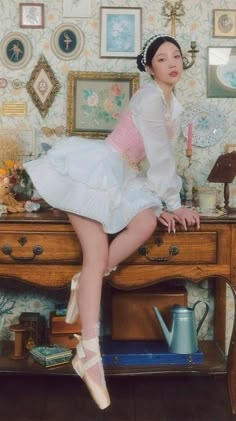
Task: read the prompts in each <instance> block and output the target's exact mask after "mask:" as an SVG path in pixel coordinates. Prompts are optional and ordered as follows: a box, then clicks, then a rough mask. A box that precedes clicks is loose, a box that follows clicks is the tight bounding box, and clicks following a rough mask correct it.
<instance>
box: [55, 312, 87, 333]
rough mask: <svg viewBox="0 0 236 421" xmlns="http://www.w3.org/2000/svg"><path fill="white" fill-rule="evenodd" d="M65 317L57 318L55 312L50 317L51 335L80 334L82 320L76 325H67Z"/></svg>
mask: <svg viewBox="0 0 236 421" xmlns="http://www.w3.org/2000/svg"><path fill="white" fill-rule="evenodd" d="M65 320H66V318H65V316H56V315H55V313H54V312H52V313H51V315H50V333H51V334H70V333H72V334H73V333H80V332H81V323H80V320H78V322H76V323H72V324H71V323H66V321H65Z"/></svg>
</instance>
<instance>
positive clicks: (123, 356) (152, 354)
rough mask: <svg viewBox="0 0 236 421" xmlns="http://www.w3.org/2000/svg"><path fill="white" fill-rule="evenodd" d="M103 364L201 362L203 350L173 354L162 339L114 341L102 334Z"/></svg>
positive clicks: (109, 365)
mask: <svg viewBox="0 0 236 421" xmlns="http://www.w3.org/2000/svg"><path fill="white" fill-rule="evenodd" d="M101 349H102V359H103V364H104V366H108V367H112V366H113V367H114V366H131V365H137V366H139V365H158V364H201V363H202V362H203V352H202V351H201V350H199V351H197V352H195V353H193V354H174V353H171V352H169V350H168V345H167V343H166V342H164V341H146V340H145V341H114V340H112V339H111V337H109V336H104V337H103V339H102V344H101Z"/></svg>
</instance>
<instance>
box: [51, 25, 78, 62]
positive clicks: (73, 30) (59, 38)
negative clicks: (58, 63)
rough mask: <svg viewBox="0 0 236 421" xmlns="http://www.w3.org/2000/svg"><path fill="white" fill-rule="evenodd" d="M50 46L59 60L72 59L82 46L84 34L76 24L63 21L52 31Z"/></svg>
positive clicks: (76, 55)
mask: <svg viewBox="0 0 236 421" xmlns="http://www.w3.org/2000/svg"><path fill="white" fill-rule="evenodd" d="M51 48H52V51H53V52H54V54H55V55H56V56H57V57H59V58H60V59H61V60H74V59H75V58H76V57H78V56H79V54H80V53H81V51H82V50H83V48H84V34H83V32H82V31H81V29H80V28H79V27H78V26H76V25H73V24H71V23H70V24H66V23H63V24H62V25H59V26H58V27H57V28H56V29H55V31H54V32H53V35H52V38H51Z"/></svg>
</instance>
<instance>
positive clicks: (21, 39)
mask: <svg viewBox="0 0 236 421" xmlns="http://www.w3.org/2000/svg"><path fill="white" fill-rule="evenodd" d="M0 48H1V52H2V54H0V57H1V60H2V62H3V64H4V65H5V66H6V67H8V68H9V69H22V67H25V66H26V65H27V64H28V63H29V61H30V59H31V55H32V46H31V43H30V41H29V39H28V38H27V37H26V36H25V35H24V34H21V33H19V32H11V33H10V34H7V35H6V36H5V37H4V38H3V39H2V41H1V44H0ZM11 52H12V53H11Z"/></svg>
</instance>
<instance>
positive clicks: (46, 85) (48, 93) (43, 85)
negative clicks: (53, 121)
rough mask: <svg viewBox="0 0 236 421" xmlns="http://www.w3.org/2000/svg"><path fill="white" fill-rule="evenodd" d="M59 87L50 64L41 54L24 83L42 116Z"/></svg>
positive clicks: (44, 114)
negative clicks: (28, 78)
mask: <svg viewBox="0 0 236 421" xmlns="http://www.w3.org/2000/svg"><path fill="white" fill-rule="evenodd" d="M60 87H61V85H60V83H59V82H58V80H57V78H56V76H55V74H54V72H53V70H52V68H51V66H50V65H49V64H48V62H47V60H46V58H45V57H44V56H43V55H41V57H40V58H39V60H38V63H37V65H36V66H35V68H34V69H33V71H32V73H31V76H30V80H29V81H28V82H27V83H26V90H27V92H28V94H29V95H30V96H31V99H32V101H33V103H34V105H35V106H36V107H37V108H38V110H39V112H40V114H41V116H42V117H45V116H46V114H47V113H48V110H49V108H50V107H51V105H52V103H53V101H54V99H55V96H56V94H57V92H58V91H59V89H60Z"/></svg>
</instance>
